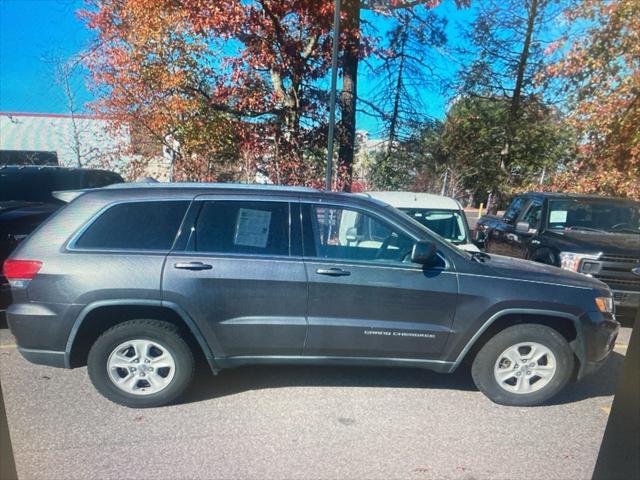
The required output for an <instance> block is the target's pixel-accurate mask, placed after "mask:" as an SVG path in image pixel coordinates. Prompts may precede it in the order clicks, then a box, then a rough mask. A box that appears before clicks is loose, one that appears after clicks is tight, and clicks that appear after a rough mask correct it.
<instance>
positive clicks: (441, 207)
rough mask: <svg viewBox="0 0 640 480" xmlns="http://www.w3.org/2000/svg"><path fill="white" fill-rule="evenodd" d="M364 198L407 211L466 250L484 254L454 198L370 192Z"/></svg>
mask: <svg viewBox="0 0 640 480" xmlns="http://www.w3.org/2000/svg"><path fill="white" fill-rule="evenodd" d="M364 195H368V196H370V197H372V198H375V199H377V200H380V201H382V202H385V203H388V204H389V205H391V206H392V207H395V208H397V209H398V210H401V211H403V212H404V213H406V214H407V215H409V216H410V217H411V218H413V219H414V220H416V221H418V222H420V223H421V224H422V225H424V226H425V227H427V228H428V229H429V230H432V231H434V232H436V233H437V234H438V235H440V236H441V237H443V238H444V239H446V240H448V241H449V242H451V243H452V244H454V245H455V246H456V247H458V248H461V249H462V250H466V251H468V252H479V251H480V250H479V249H478V247H476V246H475V245H474V244H473V243H471V237H470V235H469V224H468V223H467V217H466V216H465V214H464V210H463V209H462V206H461V205H460V204H459V203H458V202H457V201H456V200H454V199H453V198H449V197H443V196H441V195H433V194H430V193H413V192H366V193H364Z"/></svg>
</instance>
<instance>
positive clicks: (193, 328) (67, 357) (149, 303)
mask: <svg viewBox="0 0 640 480" xmlns="http://www.w3.org/2000/svg"><path fill="white" fill-rule="evenodd" d="M112 306H145V307H163V308H169V309H171V310H173V311H174V312H175V313H176V314H177V315H178V316H179V317H180V318H181V319H182V321H183V322H184V323H185V325H186V326H187V328H188V329H189V331H190V332H191V334H192V335H193V336H194V338H195V339H196V341H197V342H198V345H199V346H200V348H201V349H202V352H203V353H204V356H205V357H206V359H207V362H208V363H209V366H210V367H211V370H213V372H214V373H217V372H218V371H219V370H220V367H219V366H218V365H217V364H216V361H215V356H214V354H213V351H212V350H211V348H210V346H209V343H208V342H207V341H206V339H205V337H204V335H203V334H202V332H201V331H200V329H199V328H198V326H197V325H196V323H195V322H194V321H193V319H192V318H191V317H190V316H189V314H188V313H187V312H186V311H185V310H184V309H183V308H182V307H180V306H179V305H177V304H175V303H173V302H166V301H161V300H141V299H139V298H133V299H119V300H101V301H97V302H93V303H90V304H88V305H86V306H85V307H84V308H83V309H82V311H81V312H80V313H79V314H78V317H77V318H76V320H75V321H74V323H73V327H72V328H71V333H69V338H68V340H67V345H66V347H65V350H64V366H65V368H71V349H72V347H73V343H74V341H75V338H76V336H77V334H78V330H80V326H81V325H82V322H84V320H85V318H87V315H89V313H91V312H92V311H94V310H95V309H96V308H101V307H112Z"/></svg>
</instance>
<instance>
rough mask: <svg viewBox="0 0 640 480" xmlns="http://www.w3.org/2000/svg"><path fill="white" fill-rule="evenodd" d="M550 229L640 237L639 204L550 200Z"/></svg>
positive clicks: (548, 220)
mask: <svg viewBox="0 0 640 480" xmlns="http://www.w3.org/2000/svg"><path fill="white" fill-rule="evenodd" d="M547 226H548V228H549V229H550V230H581V231H596V232H608V233H636V234H640V203H637V202H630V201H629V202H625V201H620V202H611V201H598V200H576V199H572V200H551V201H550V202H549V213H548V215H547Z"/></svg>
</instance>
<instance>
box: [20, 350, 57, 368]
mask: <svg viewBox="0 0 640 480" xmlns="http://www.w3.org/2000/svg"><path fill="white" fill-rule="evenodd" d="M18 351H19V352H20V353H21V354H22V356H23V357H24V358H25V360H28V361H29V362H31V363H35V364H38V365H47V366H49V367H57V368H66V366H67V365H66V362H65V358H66V355H65V352H56V351H53V350H36V349H32V348H22V347H18Z"/></svg>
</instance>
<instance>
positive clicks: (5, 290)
mask: <svg viewBox="0 0 640 480" xmlns="http://www.w3.org/2000/svg"><path fill="white" fill-rule="evenodd" d="M122 181H123V180H122V177H121V176H120V175H118V174H117V173H113V172H108V171H106V170H95V169H85V168H65V167H55V166H7V165H4V166H0V265H1V264H2V262H3V261H4V259H5V258H7V257H8V256H9V254H10V253H11V251H12V250H13V249H14V248H15V247H16V246H17V245H18V243H19V242H20V241H21V240H22V239H23V238H25V237H26V236H27V235H29V234H30V233H31V232H32V231H33V230H35V229H36V227H37V226H38V225H40V224H41V223H42V222H43V221H44V220H45V219H46V218H47V217H48V216H49V215H51V214H52V213H53V212H55V211H56V210H58V209H59V208H60V207H61V206H62V205H64V202H62V201H60V200H59V199H57V198H54V197H53V195H52V192H55V191H60V190H76V189H84V188H98V187H104V186H106V185H111V184H113V183H121V182H122ZM9 302H10V296H9V284H8V282H7V281H6V279H5V278H4V276H3V275H2V270H1V269H0V311H1V310H4V309H5V308H6V307H7V305H8V304H9Z"/></svg>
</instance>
